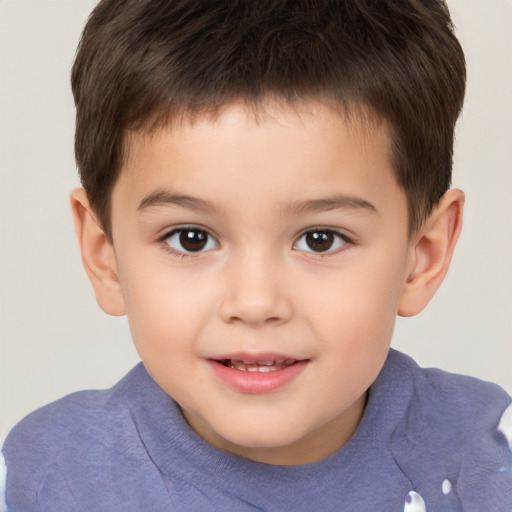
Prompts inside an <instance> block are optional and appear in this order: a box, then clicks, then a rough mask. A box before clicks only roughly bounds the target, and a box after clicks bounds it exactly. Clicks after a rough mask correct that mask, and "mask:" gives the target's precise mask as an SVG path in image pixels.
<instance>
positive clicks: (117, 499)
mask: <svg viewBox="0 0 512 512" xmlns="http://www.w3.org/2000/svg"><path fill="white" fill-rule="evenodd" d="M207 392H208V390H205V393H207ZM233 421H236V411H233ZM511 428H512V406H510V397H509V396H508V395H507V393H505V392H504V391H503V390H502V389H501V388H499V387H498V386H496V385H494V384H489V383H486V382H482V381H479V380H477V379H473V378H469V377H463V376H457V375H452V374H449V373H446V372H442V371H440V370H436V369H421V368H419V367H418V366H417V365H416V363H414V361H413V360H412V359H410V358H409V357H407V356H405V355H403V354H400V353H399V352H396V351H393V350H391V352H390V354H389V356H388V359H387V361H386V363H385V365H384V368H383V369H382V371H381V373H380V375H379V377H378V378H377V380H376V381H375V383H374V384H373V385H372V387H371V388H370V391H369V399H368V404H367V407H366V410H365V414H364V417H363V419H362V421H361V424H360V425H359V428H358V429H357V431H356V433H355V434H354V436H353V437H352V439H351V440H350V441H349V442H348V444H346V445H345V446H344V447H343V448H342V449H341V450H340V451H338V452H337V453H335V454H334V455H332V456H331V457H329V458H327V459H325V460H322V461H320V462H316V463H312V464H307V465H300V466H274V465H269V464H262V463H257V462H253V461H250V460H246V459H243V458H240V457H236V456H234V455H231V454H228V453H225V452H222V451H220V450H217V449H215V448H213V447H212V446H210V445H209V444H207V443H206V442H205V441H203V440H202V439H200V438H199V437H198V436H197V435H196V434H195V433H194V432H193V431H192V430H191V429H190V428H189V427H188V425H187V424H186V422H185V421H184V419H183V417H182V415H181V413H180V410H179V407H178V406H177V405H176V403H175V402H174V401H173V400H172V399H171V398H170V397H169V396H168V395H167V394H166V393H165V392H164V391H163V390H162V389H161V388H160V387H159V386H158V385H157V384H156V383H155V382H154V381H153V379H152V378H151V377H150V376H149V375H148V373H147V372H146V370H145V369H144V367H143V366H142V364H139V365H138V366H136V367H135V368H134V369H133V370H132V371H131V372H130V373H129V374H128V375H127V376H126V377H125V378H124V379H122V380H121V381H120V382H119V383H118V384H116V385H115V386H114V387H113V388H111V389H109V390H104V391H82V392H79V393H75V394H72V395H69V396H67V397H65V398H63V399H61V400H59V401H57V402H54V403H53V404H50V405H47V406H46V407H43V408H42V409H39V410H37V411H35V412H34V413H32V414H30V415H29V416H27V417H26V418H25V419H24V420H23V421H21V422H20V423H19V424H18V425H17V426H16V427H15V428H14V429H13V430H12V431H11V433H10V434H9V436H8V437H7V440H6V442H5V445H4V448H3V453H4V457H5V464H6V467H7V480H6V495H5V499H6V503H7V509H8V511H9V512H11V511H13V512H24V511H43V510H44V511H51V512H54V511H65V512H75V511H83V512H92V511H93V512H101V511H105V512H117V511H119V512H121V511H122V512H128V511H143V512H152V511H158V512H162V511H180V512H185V511H193V512H198V511H201V512H203V511H222V512H229V511H237V512H244V511H252V512H254V511H257V510H261V511H268V512H272V511H276V512H277V511H279V512H289V511H293V512H300V511H308V512H311V511H322V512H329V511H346V512H367V511H368V512H370V511H371V512H392V511H397V512H402V511H405V512H423V511H425V510H426V511H427V512H456V511H457V512H459V511H464V512H472V511H474V512H511V510H512V452H511V446H512V432H511ZM509 443H510V445H511V446H509ZM0 462H1V461H0ZM0 465H1V464H0ZM0 488H1V484H0ZM1 502H2V500H1V497H0V507H1Z"/></svg>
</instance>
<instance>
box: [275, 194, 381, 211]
mask: <svg viewBox="0 0 512 512" xmlns="http://www.w3.org/2000/svg"><path fill="white" fill-rule="evenodd" d="M330 210H362V211H367V212H370V213H374V214H377V215H378V214H379V212H378V210H377V208H376V207H375V206H374V205H373V204H372V203H370V202H369V201H367V200H366V199H363V198H361V197H357V196H351V195H345V194H336V195H333V196H330V197H325V198H320V199H310V200H306V201H297V202H291V203H288V204H286V205H285V206H284V211H285V212H291V213H302V212H321V211H330Z"/></svg>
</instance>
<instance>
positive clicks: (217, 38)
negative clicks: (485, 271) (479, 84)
mask: <svg viewBox="0 0 512 512" xmlns="http://www.w3.org/2000/svg"><path fill="white" fill-rule="evenodd" d="M465 80H466V71H465V61H464V54H463V51H462V49H461V47H460V44H459V42H458V41H457V39H456V37H455V35H454V33H453V26H452V23H451V20H450V15H449V12H448V9H447V7H446V4H445V3H444V2H443V1H441V0H102V1H101V2H100V3H99V4H98V5H97V7H96V8H95V9H94V11H93V13H92V14H91V16H90V17H89V20H88V22H87V24H86V26H85V29H84V31H83V34H82V38H81V41H80V44H79V47H78V51H77V56H76V60H75V63H74V66H73V71H72V79H71V81H72V88H73V94H74V98H75V103H76V107H77V117H76V135H75V153H76V160H77V165H78V169H79V172H80V176H81V180H82V184H83V186H84V188H85V190H86V192H87V194H88V197H89V200H90V202H91V205H92V207H93V209H94V210H95V212H96V214H97V215H98V217H99V220H100V222H101V223H102V225H103V228H104V229H105V232H106V233H107V235H109V236H110V233H111V220H110V195H111V192H112V188H113V186H114V184H115V182H116V179H117V177H118V176H119V172H120V169H121V166H122V163H123V153H124V142H125V140H126V136H127V133H128V131H130V130H152V129H154V128H155V127H157V126H159V125H162V124H165V123H167V122H170V121H172V119H173V118H174V117H175V116H177V115H192V114H198V113H199V114H203V113H205V114H206V113H212V112H216V111H218V110H219V109H220V108H221V107H222V106H223V105H226V104H227V103H230V102H233V101H235V100H243V101H246V102H248V103H252V104H254V105H258V104H261V102H262V100H264V99H265V98H266V97H268V96H277V97H280V98H283V99H284V100H286V101H287V102H290V103H294V102H296V101H300V100H303V99H309V98H312V99H320V100H328V101H331V102H332V101H334V102H335V103H336V105H338V106H341V107H342V108H344V109H347V108H349V107H350V105H359V106H363V107H365V108H367V109H369V111H370V112H372V113H373V114H374V115H376V116H377V117H378V118H380V119H384V120H385V121H386V122H387V124H388V125H389V127H390V130H391V137H392V145H393V146H392V152H393V154H392V157H393V165H394V169H395V172H396V178H397V181H398V184H399V185H400V186H401V187H402V188H403V190H404V191H405V194H406V196H407V200H408V205H409V226H410V230H411V232H412V231H414V230H415V229H416V228H417V227H418V226H419V225H421V222H423V220H424V219H425V218H426V217H427V216H428V214H429V213H430V212H431V210H432V207H433V206H434V205H435V204H436V203H437V202H438V201H439V200H440V198H441V196H442V195H443V194H444V192H445V191H446V190H447V189H448V188H449V186H450V182H451V169H452V151H453V139H454V127H455V122H456V120H457V118H458V116H459V113H460V110H461V108H462V104H463V99H464V91H465Z"/></svg>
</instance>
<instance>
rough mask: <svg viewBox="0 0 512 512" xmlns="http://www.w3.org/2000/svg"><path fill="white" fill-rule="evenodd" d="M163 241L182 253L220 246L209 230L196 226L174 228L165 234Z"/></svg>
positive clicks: (207, 249) (208, 249)
mask: <svg viewBox="0 0 512 512" xmlns="http://www.w3.org/2000/svg"><path fill="white" fill-rule="evenodd" d="M163 241H164V242H165V243H166V244H167V245H168V246H169V247H170V248H171V249H173V250H174V251H177V252H181V253H195V252H204V251H210V250H212V249H216V248H217V247H218V246H219V244H218V243H217V242H216V240H215V239H214V238H213V237H212V236H211V235H210V234H209V233H208V232H207V231H205V230H204V229H199V228H194V227H182V228H178V229H174V230H173V231H171V233H169V234H168V235H166V236H165V238H164V239H163Z"/></svg>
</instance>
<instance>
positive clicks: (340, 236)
mask: <svg viewBox="0 0 512 512" xmlns="http://www.w3.org/2000/svg"><path fill="white" fill-rule="evenodd" d="M187 231H188V232H196V234H197V233H202V234H204V235H206V237H207V238H206V243H205V246H207V245H208V244H209V243H210V242H211V241H213V242H214V243H215V244H216V247H214V248H217V247H219V242H218V241H217V240H216V238H215V237H214V236H213V235H211V234H210V233H209V232H208V230H206V229H204V228H202V227H200V226H193V225H189V226H187V225H185V226H178V227H176V228H173V229H172V230H171V231H168V232H167V233H166V234H165V235H163V236H162V237H161V238H160V239H159V242H160V243H161V244H162V246H163V248H164V249H165V250H166V251H168V252H170V253H171V254H172V255H173V256H175V257H178V258H180V259H183V258H193V257H195V256H197V255H199V254H201V253H202V252H209V251H211V250H212V249H213V248H209V249H206V250H203V249H204V248H200V249H199V250H197V251H189V252H187V251H186V249H185V250H183V251H181V250H178V249H174V248H173V247H171V246H170V244H169V243H168V240H169V239H170V238H172V237H173V236H175V235H177V234H179V233H182V234H183V233H184V232H187ZM314 233H316V234H319V233H322V234H323V235H328V236H332V237H334V241H333V242H332V243H333V244H335V243H336V241H337V242H338V243H341V245H340V246H339V247H336V248H335V249H334V250H332V249H331V248H328V249H327V250H325V251H314V250H307V249H300V248H299V249H297V245H298V244H299V242H300V241H301V239H302V238H303V237H305V236H307V235H311V234H314ZM180 243H181V242H180ZM350 245H353V241H352V240H351V239H350V238H349V237H348V236H346V235H345V234H344V233H341V232H340V231H338V230H336V229H332V228H325V227H313V228H308V229H306V230H305V231H303V232H302V233H301V234H300V236H299V237H298V238H297V239H296V241H295V242H294V243H293V246H292V248H293V249H296V250H298V251H300V252H304V253H309V254H310V255H313V256H314V257H317V258H326V257H329V256H333V255H336V254H338V253H339V252H341V251H344V250H346V249H347V248H348V247H347V246H350Z"/></svg>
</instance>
